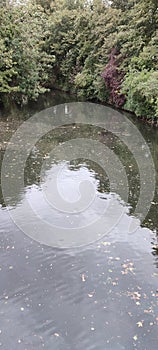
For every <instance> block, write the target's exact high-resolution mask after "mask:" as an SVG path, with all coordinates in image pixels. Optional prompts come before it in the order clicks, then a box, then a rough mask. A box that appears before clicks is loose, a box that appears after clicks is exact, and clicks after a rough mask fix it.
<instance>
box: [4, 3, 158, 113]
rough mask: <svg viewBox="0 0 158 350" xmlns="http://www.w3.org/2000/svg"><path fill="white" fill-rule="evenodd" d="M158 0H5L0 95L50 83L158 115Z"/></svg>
mask: <svg viewBox="0 0 158 350" xmlns="http://www.w3.org/2000/svg"><path fill="white" fill-rule="evenodd" d="M157 50H158V5H157V0H148V1H146V0H113V1H111V2H110V3H109V1H106V0H93V1H92V0H91V1H86V0H45V1H43V0H37V1H35V0H34V1H27V2H23V3H21V4H20V3H19V2H18V3H17V2H16V1H11V2H9V1H1V7H0V99H1V101H3V102H6V101H7V100H10V99H11V98H12V99H15V100H16V101H17V102H20V103H26V102H27V100H28V99H36V98H37V97H38V95H39V94H40V93H43V92H44V91H46V90H47V89H48V88H51V87H58V88H61V89H65V90H68V91H70V90H71V91H74V92H76V93H77V94H78V95H79V96H83V97H85V98H87V99H98V100H100V101H104V102H108V103H111V104H113V105H115V106H116V107H123V108H126V109H128V110H130V111H133V112H135V113H136V114H137V115H138V116H143V117H145V118H149V119H156V118H158V51H157Z"/></svg>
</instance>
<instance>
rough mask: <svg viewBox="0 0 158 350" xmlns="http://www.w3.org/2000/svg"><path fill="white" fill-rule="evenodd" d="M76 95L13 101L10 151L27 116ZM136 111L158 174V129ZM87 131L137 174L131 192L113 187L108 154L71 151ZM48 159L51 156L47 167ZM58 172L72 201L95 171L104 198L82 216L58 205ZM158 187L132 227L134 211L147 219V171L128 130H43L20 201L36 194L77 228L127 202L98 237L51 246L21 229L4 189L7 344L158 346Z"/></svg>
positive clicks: (57, 349)
mask: <svg viewBox="0 0 158 350" xmlns="http://www.w3.org/2000/svg"><path fill="white" fill-rule="evenodd" d="M73 100H75V98H74V97H70V96H67V95H63V94H59V93H56V94H54V93H53V94H52V93H51V94H50V95H48V96H44V97H43V99H42V98H40V100H39V101H38V103H37V104H34V105H30V106H29V107H27V108H26V107H25V109H22V110H17V109H14V110H13V109H12V113H8V114H7V112H5V113H4V112H3V113H2V116H1V120H0V125H1V131H0V137H1V140H0V144H1V161H2V159H3V156H4V152H5V148H6V145H7V142H8V140H9V139H10V137H11V135H12V134H13V133H14V131H15V130H16V129H17V127H18V126H19V125H20V124H21V123H22V121H23V120H26V119H27V118H28V117H29V116H31V115H33V114H34V113H35V112H37V111H39V110H42V109H44V108H46V107H49V106H51V105H57V104H59V103H60V104H61V103H67V102H70V101H73ZM129 118H133V117H131V116H129ZM131 120H133V122H134V123H135V125H136V126H137V128H138V129H139V130H140V131H141V133H142V135H143V137H144V138H145V140H146V142H147V143H148V145H149V147H150V150H151V153H152V156H153V159H154V163H155V168H156V174H158V131H157V130H156V129H154V128H153V127H151V126H146V125H144V124H142V123H141V122H138V121H137V120H136V119H135V118H133V119H131ZM79 137H80V138H91V139H92V140H97V141H99V142H100V143H102V144H103V145H104V146H107V147H109V148H110V149H112V150H114V152H115V153H116V154H117V155H119V158H120V160H121V161H122V162H123V164H124V169H125V171H126V173H127V174H128V181H129V188H130V194H129V197H128V202H125V201H124V200H123V198H121V195H120V193H119V189H118V191H117V186H116V190H115V192H114V191H113V192H111V191H110V184H109V178H108V176H107V173H106V172H104V171H103V169H102V167H101V166H100V165H99V164H97V163H96V162H93V161H92V160H89V159H87V158H84V157H83V156H81V157H80V158H78V159H77V160H72V161H71V162H69V161H68V160H67V157H66V155H67V153H66V152H64V148H62V145H63V144H64V142H66V141H67V140H70V139H72V138H73V139H75V138H79ZM59 145H61V149H60V148H58V150H59V153H60V157H59V158H58V159H56V158H55V157H54V158H53V157H51V159H50V158H49V153H50V151H52V150H53V149H55V147H58V146H59ZM99 156H100V155H98V157H99ZM100 157H101V156H100ZM43 162H46V166H45V167H44V168H43V171H42V177H41V169H42V166H43ZM98 163H99V162H98ZM56 172H59V187H60V191H61V193H62V195H63V197H64V198H66V199H68V201H69V203H70V204H71V203H73V202H74V201H77V200H78V198H79V196H80V191H79V184H80V182H82V181H88V182H90V183H91V184H92V186H93V189H95V196H96V197H95V201H93V198H90V199H91V200H92V202H93V205H92V206H90V207H88V208H87V209H86V210H85V211H84V212H81V213H78V211H77V213H74V215H73V220H72V218H70V216H69V215H68V213H66V212H65V213H63V212H62V213H58V215H57V214H56V211H55V210H53V209H52V208H51V209H50V206H49V204H50V202H51V200H52V197H51V193H52V191H53V190H52V186H53V184H52V182H51V180H52V178H53V176H54V173H56ZM13 176H14V174H13ZM16 176H20V174H18V173H17V174H16ZM156 176H157V175H156ZM157 183H158V182H157ZM41 186H44V188H45V191H46V192H45V193H46V195H47V200H48V202H47V201H44V199H43V198H42V195H41ZM119 188H121V187H119ZM157 188H158V187H157V185H156V190H155V197H154V198H153V201H152V205H151V209H150V211H149V213H148V216H147V218H146V219H145V220H144V222H143V224H142V225H139V229H138V230H137V231H136V232H135V233H132V234H130V233H128V224H129V220H130V218H131V217H132V218H133V219H134V220H136V221H137V220H138V219H137V218H134V217H133V215H134V214H133V213H134V208H135V205H136V202H137V199H138V196H139V173H138V168H137V164H136V162H135V160H134V159H133V157H132V155H131V154H130V152H129V151H128V150H127V148H126V147H125V146H123V145H122V143H120V141H119V139H117V138H115V137H114V136H113V135H112V134H110V133H105V132H104V130H100V129H99V128H98V127H94V126H91V125H80V124H76V125H74V124H73V125H71V124H70V125H67V126H64V127H61V128H57V129H56V130H53V131H52V132H50V133H48V134H47V135H45V136H44V137H43V138H41V139H40V140H39V142H38V143H37V144H36V145H35V147H34V148H33V149H32V152H31V153H30V155H29V157H28V159H27V164H26V167H25V185H24V187H23V188H19V189H18V190H17V189H16V191H15V189H14V188H13V189H12V198H11V199H10V202H11V206H12V210H13V211H14V210H18V209H19V210H20V208H21V206H22V205H24V203H25V201H26V199H27V200H29V201H30V203H31V205H32V206H33V208H34V210H35V211H36V213H37V214H38V213H40V215H42V219H43V220H46V221H47V222H48V221H49V222H50V223H51V222H53V223H54V222H55V224H56V225H57V226H60V225H62V226H63V227H67V228H68V229H70V228H72V227H76V226H78V227H81V228H82V227H83V226H84V225H85V223H86V224H87V223H88V222H89V223H90V222H91V220H92V218H93V219H96V218H97V216H99V215H100V213H101V212H102V210H104V207H105V205H107V206H108V204H109V203H111V202H112V204H113V206H114V212H115V211H116V210H120V208H123V209H124V210H123V215H122V217H121V220H120V221H119V222H118V224H117V225H115V227H114V228H113V229H112V230H111V231H110V232H109V234H106V235H105V236H102V237H99V236H98V235H97V231H95V232H92V236H93V238H94V239H92V243H91V244H87V245H81V246H80V245H78V246H77V247H76V248H74V247H70V248H68V249H67V248H62V247H61V248H60V247H57V246H56V245H55V244H54V247H49V246H47V245H44V244H42V243H41V244H40V243H38V242H36V241H35V240H33V239H32V238H31V237H28V236H26V235H25V234H24V233H23V232H22V231H21V230H20V229H18V227H17V226H16V225H15V224H14V223H13V221H12V219H11V218H10V216H9V213H8V210H7V208H6V206H5V202H4V199H3V196H2V194H1V197H0V203H1V207H0V277H1V280H0V281H1V283H0V297H1V304H0V305H1V306H0V346H1V348H2V349H4V350H10V349H11V350H17V349H22V350H33V349H38V350H41V349H47V350H83V349H84V350H104V349H107V350H121V349H128V350H130V349H131V350H132V349H140V350H142V349H143V350H149V349H152V350H156V349H157V342H158V330H157V326H158V302H157V300H158V298H157V297H158V269H157V268H158V255H157V253H156V250H155V249H154V246H155V245H156V243H157V236H156V233H157V228H158V218H157V204H158V192H157ZM49 196H50V197H49ZM76 210H77V209H76ZM29 219H30V218H29V217H28V221H29ZM108 220H112V217H109V218H108ZM32 224H33V223H32ZM98 232H99V227H98Z"/></svg>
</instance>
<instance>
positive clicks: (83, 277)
mask: <svg viewBox="0 0 158 350" xmlns="http://www.w3.org/2000/svg"><path fill="white" fill-rule="evenodd" d="M81 280H82V282H86V276H85V274H84V273H82V275H81Z"/></svg>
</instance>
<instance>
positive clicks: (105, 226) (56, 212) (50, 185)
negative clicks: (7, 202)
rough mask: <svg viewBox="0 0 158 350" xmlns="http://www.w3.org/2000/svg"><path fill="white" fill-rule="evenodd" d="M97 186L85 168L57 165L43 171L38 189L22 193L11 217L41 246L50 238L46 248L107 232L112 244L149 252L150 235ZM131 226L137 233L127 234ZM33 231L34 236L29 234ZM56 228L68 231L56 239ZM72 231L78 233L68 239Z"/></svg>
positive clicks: (85, 240)
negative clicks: (39, 227)
mask: <svg viewBox="0 0 158 350" xmlns="http://www.w3.org/2000/svg"><path fill="white" fill-rule="evenodd" d="M83 184H84V186H83V187H82V185H83ZM88 184H90V186H91V187H89V189H88ZM98 186H99V180H97V179H96V174H95V172H93V171H92V170H89V169H88V168H87V167H86V165H85V164H84V165H82V166H80V167H77V168H76V169H75V168H74V167H71V168H70V166H69V163H68V162H65V163H64V162H59V163H58V164H53V166H52V167H51V168H49V170H47V171H43V173H42V177H41V185H40V186H37V185H35V184H34V185H32V186H28V187H26V188H25V189H24V192H23V199H22V200H21V202H20V203H18V205H17V206H16V207H15V208H13V209H12V211H11V215H13V218H14V219H15V222H16V223H20V227H22V229H23V231H24V232H26V233H28V234H30V236H31V237H32V238H34V237H36V238H35V239H37V240H38V241H39V242H44V237H45V235H46V233H47V234H48V235H49V234H50V235H51V244H50V245H53V244H54V245H55V246H56V245H57V246H58V240H61V241H63V245H64V246H69V245H70V246H71V243H72V242H71V240H72V241H73V244H72V245H75V244H76V245H77V246H78V245H80V244H81V245H82V244H86V243H90V242H93V241H95V240H98V239H101V238H103V237H104V235H105V237H106V235H107V234H109V232H110V235H111V237H113V238H114V240H115V239H118V240H119V241H120V242H121V241H122V242H125V241H128V242H129V243H130V244H132V245H134V247H135V249H137V248H138V246H139V249H143V250H144V249H145V250H146V249H149V241H148V239H147V237H149V232H150V231H148V230H146V231H145V230H142V229H141V228H140V223H139V220H137V219H136V218H134V217H131V216H130V215H129V208H128V207H127V206H126V205H125V203H124V202H123V201H122V200H121V199H120V197H119V196H118V195H117V194H116V193H100V192H99V191H98ZM56 196H57V197H59V200H57V199H58V198H56ZM63 203H64V205H63ZM78 203H79V204H78ZM69 204H70V207H71V210H70V211H69V208H68V205H69ZM65 205H66V206H65ZM63 208H64V209H63ZM73 208H74V209H75V210H74V212H73V210H72V209H73ZM30 210H31V212H30ZM30 213H31V214H30ZM37 218H40V220H41V222H42V223H43V226H42V225H41V229H38V226H37V228H36V224H37V222H36V220H37ZM131 224H133V226H132V229H133V227H134V228H137V233H129V230H131V228H130V225H131ZM47 225H48V226H49V227H50V229H51V231H49V230H48V226H47ZM35 228H36V232H35V233H32V232H34V231H33V230H35ZM56 228H58V229H60V228H62V229H70V231H69V233H68V232H67V231H65V233H63V232H62V233H61V237H60V232H58V234H55V233H54V232H55V231H54V230H56ZM83 228H87V231H85V232H86V233H85V234H86V235H87V237H86V238H85V237H84V232H83V236H82V234H81V232H82V229H83ZM72 229H78V230H79V229H80V230H81V231H76V233H73V235H72V236H71V234H70V233H71V231H72ZM140 231H141V234H140ZM79 232H80V233H79ZM142 232H143V234H145V237H146V238H144V239H143V236H142ZM75 235H76V236H75ZM78 235H79V236H78ZM47 239H49V238H47Z"/></svg>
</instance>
